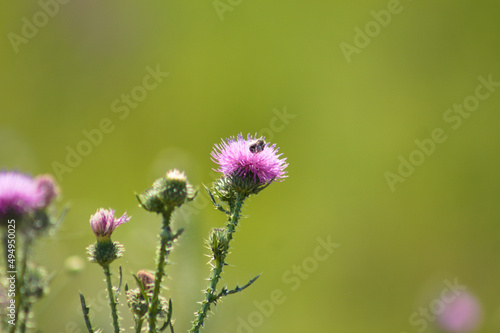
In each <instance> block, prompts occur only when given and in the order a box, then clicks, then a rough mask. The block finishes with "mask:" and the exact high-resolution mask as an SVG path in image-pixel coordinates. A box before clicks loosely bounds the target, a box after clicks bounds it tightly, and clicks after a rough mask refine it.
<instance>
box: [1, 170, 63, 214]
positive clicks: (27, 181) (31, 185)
mask: <svg viewBox="0 0 500 333" xmlns="http://www.w3.org/2000/svg"><path fill="white" fill-rule="evenodd" d="M54 186H55V185H54ZM48 199H49V198H48V197H46V196H45V195H44V191H42V190H41V188H40V187H39V186H38V184H37V182H36V181H35V180H34V179H33V178H32V177H31V176H28V175H25V174H23V173H20V172H16V171H1V172H0V217H2V218H4V217H6V216H7V215H10V214H13V215H17V216H22V215H25V214H29V213H32V212H33V211H35V210H36V209H39V208H44V207H46V206H47V205H48V204H49V203H50V201H51V200H52V199H53V197H51V198H50V200H48Z"/></svg>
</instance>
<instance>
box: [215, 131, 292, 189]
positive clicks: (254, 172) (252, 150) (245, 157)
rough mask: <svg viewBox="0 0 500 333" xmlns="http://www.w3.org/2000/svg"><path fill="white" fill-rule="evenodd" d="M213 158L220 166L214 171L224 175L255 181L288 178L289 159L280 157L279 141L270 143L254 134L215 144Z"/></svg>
mask: <svg viewBox="0 0 500 333" xmlns="http://www.w3.org/2000/svg"><path fill="white" fill-rule="evenodd" d="M211 155H212V161H213V162H215V163H217V164H218V165H219V168H218V169H214V170H215V171H218V172H222V173H223V174H224V176H226V177H229V176H238V177H240V178H251V179H252V180H253V181H254V182H255V183H259V184H268V183H270V182H272V181H273V180H276V181H282V180H283V179H284V178H286V177H287V176H286V171H284V170H285V168H286V167H287V166H288V163H286V158H283V159H280V157H281V155H282V154H278V148H277V147H276V144H273V145H270V144H269V143H266V142H265V141H264V138H257V134H255V136H254V137H252V136H251V135H250V134H248V135H247V138H246V139H244V138H243V135H242V134H241V133H240V134H238V136H237V138H236V139H235V138H234V137H231V138H229V139H227V140H226V142H224V141H222V143H220V144H216V145H215V147H214V150H213V151H212V154H211Z"/></svg>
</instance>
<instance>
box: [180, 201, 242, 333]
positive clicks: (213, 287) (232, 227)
mask: <svg viewBox="0 0 500 333" xmlns="http://www.w3.org/2000/svg"><path fill="white" fill-rule="evenodd" d="M244 200H245V197H243V196H242V195H240V194H239V193H236V202H235V204H234V208H233V209H232V211H231V216H230V218H229V219H228V222H227V225H226V228H227V234H228V241H229V242H230V241H231V239H233V233H234V232H235V231H236V226H237V225H238V222H239V220H240V213H241V207H242V205H243V201H244ZM228 251H229V247H228V250H226V251H224V253H223V254H222V255H221V260H214V261H215V262H214V264H213V265H212V274H211V276H210V286H209V287H208V288H207V290H206V292H205V300H203V302H202V303H201V309H200V310H199V311H198V312H197V313H196V319H195V321H194V322H193V327H192V328H191V330H190V331H189V332H190V333H198V332H199V331H200V329H201V327H203V323H204V321H205V318H206V317H207V315H208V311H209V310H210V306H211V305H212V304H214V303H216V302H217V300H218V298H219V297H218V296H217V284H218V283H219V281H220V278H221V274H222V269H223V267H224V265H226V262H225V258H226V256H227V254H228Z"/></svg>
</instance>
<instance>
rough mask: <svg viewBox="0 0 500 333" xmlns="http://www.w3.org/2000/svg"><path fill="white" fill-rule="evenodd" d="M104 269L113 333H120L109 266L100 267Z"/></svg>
mask: <svg viewBox="0 0 500 333" xmlns="http://www.w3.org/2000/svg"><path fill="white" fill-rule="evenodd" d="M102 268H103V269H104V275H105V276H106V284H107V286H108V297H109V306H110V307H111V317H112V318H113V327H114V329H115V333H120V324H119V322H118V310H117V308H116V299H115V296H114V294H113V285H112V283H111V273H110V271H109V265H104V266H102Z"/></svg>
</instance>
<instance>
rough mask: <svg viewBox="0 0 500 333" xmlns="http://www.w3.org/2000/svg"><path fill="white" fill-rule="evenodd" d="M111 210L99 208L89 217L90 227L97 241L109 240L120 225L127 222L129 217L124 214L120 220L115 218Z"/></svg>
mask: <svg viewBox="0 0 500 333" xmlns="http://www.w3.org/2000/svg"><path fill="white" fill-rule="evenodd" d="M114 215H115V211H114V210H113V209H109V210H108V209H104V208H100V209H98V210H97V212H96V213H95V214H94V215H92V216H91V217H90V227H91V228H92V231H93V232H94V234H95V235H96V237H97V240H98V241H99V240H109V239H110V237H111V234H112V233H113V231H114V230H115V229H116V227H118V226H119V225H120V224H123V223H125V222H128V221H129V220H130V217H129V216H127V213H124V214H123V215H122V216H121V217H120V218H118V219H116V218H115V216H114Z"/></svg>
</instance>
